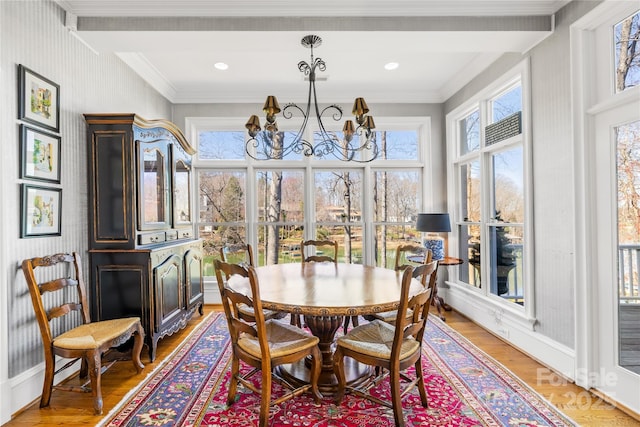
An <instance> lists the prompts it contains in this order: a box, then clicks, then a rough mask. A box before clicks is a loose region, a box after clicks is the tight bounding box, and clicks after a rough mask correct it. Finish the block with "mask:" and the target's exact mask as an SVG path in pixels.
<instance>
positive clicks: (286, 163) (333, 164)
mask: <svg viewBox="0 0 640 427" xmlns="http://www.w3.org/2000/svg"><path fill="white" fill-rule="evenodd" d="M244 120H245V119H243V118H239V117H186V118H185V130H186V132H185V133H186V134H187V135H188V136H189V140H191V141H198V133H199V132H201V131H209V130H214V131H238V130H241V129H242V128H241V124H242V123H244ZM289 123H293V125H294V127H295V124H296V123H295V122H294V121H288V124H289ZM235 124H239V125H238V126H237V127H236V126H235ZM431 126H432V124H431V117H419V116H417V117H391V116H389V117H376V129H391V130H415V131H417V133H418V147H417V149H418V159H417V160H415V161H414V160H373V161H371V162H369V163H349V162H343V161H340V160H317V159H314V158H312V157H311V158H302V159H297V160H268V161H264V160H254V159H251V158H245V159H240V160H224V161H220V160H202V159H199V158H198V155H197V153H196V155H195V156H194V159H193V169H194V171H197V170H198V169H204V168H207V169H216V170H244V169H246V171H247V177H248V179H247V183H246V186H247V187H246V188H247V191H248V192H249V191H251V193H250V194H255V185H256V183H255V182H254V181H255V180H253V179H250V177H252V176H254V175H255V170H256V169H260V170H264V169H271V170H303V171H304V177H305V187H306V188H305V190H306V191H305V194H306V193H307V192H310V193H309V194H312V192H313V189H312V188H310V186H311V185H312V182H313V171H321V170H332V169H333V170H337V169H359V170H362V171H363V192H364V193H365V194H363V198H364V200H363V203H362V209H363V215H362V229H363V238H366V241H367V245H365V246H364V248H363V263H365V264H368V265H373V264H375V259H374V252H375V251H374V248H373V243H372V242H373V240H372V239H370V238H368V236H372V235H373V234H372V233H374V232H375V225H374V224H373V182H371V180H372V169H373V170H380V169H409V170H419V171H421V173H422V179H423V182H434V179H435V177H434V173H435V172H434V171H433V169H434V168H433V166H432V165H433V162H434V160H433V157H434V155H433V152H432V150H434V147H433V144H432V142H431ZM313 130H314V127H313V124H312V123H310V124H309V125H308V127H307V129H306V132H308V135H311V132H313ZM192 182H193V185H194V187H193V189H192V191H193V192H194V193H193V194H199V191H198V188H199V178H198V174H197V173H196V174H195V179H193V180H192ZM434 191H435V190H434V189H433V186H432V185H421V192H422V194H421V197H422V204H421V207H420V208H421V209H422V211H424V210H425V207H428V206H430V205H433V200H434V197H435V195H434ZM197 199H198V198H196V197H194V198H193V204H194V205H193V206H192V210H193V212H198V209H197V208H198V204H199V201H198V200H197ZM256 203H257V201H256V200H250V199H249V198H248V199H247V201H246V204H247V212H246V221H247V241H248V242H257V238H258V236H257V235H256V228H257V227H256V225H257V224H258V219H257V218H256V216H255V212H257V206H256ZM312 209H314V200H313V198H311V199H310V203H305V217H306V218H311V215H312V214H313V211H312ZM198 222H199V221H197V220H196V221H195V223H198ZM354 225H356V224H354ZM356 226H357V225H356ZM314 227H315V223H311V227H305V235H311V234H310V233H311V232H312V230H313V229H314ZM365 236H367V237H365ZM254 244H255V243H254Z"/></svg>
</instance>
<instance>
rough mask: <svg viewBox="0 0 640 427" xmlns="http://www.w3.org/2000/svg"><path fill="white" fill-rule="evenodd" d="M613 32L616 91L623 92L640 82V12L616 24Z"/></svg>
mask: <svg viewBox="0 0 640 427" xmlns="http://www.w3.org/2000/svg"><path fill="white" fill-rule="evenodd" d="M613 33H614V52H615V62H614V64H613V69H614V70H615V82H616V84H615V91H616V92H622V91H624V90H625V89H628V88H630V87H633V86H637V85H638V83H640V49H638V47H637V44H638V43H639V42H640V12H636V13H634V14H633V15H631V16H629V17H628V18H626V19H624V20H622V21H621V22H619V23H618V24H616V25H615V26H614V28H613Z"/></svg>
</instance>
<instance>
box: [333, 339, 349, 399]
mask: <svg viewBox="0 0 640 427" xmlns="http://www.w3.org/2000/svg"><path fill="white" fill-rule="evenodd" d="M333 373H334V374H335V375H336V379H337V380H338V390H337V391H336V394H335V395H334V397H333V399H334V401H335V402H336V403H337V404H340V403H341V402H342V399H343V398H344V389H345V386H346V384H347V378H346V376H345V374H344V354H343V352H342V348H341V347H340V346H338V347H337V348H336V351H335V353H333Z"/></svg>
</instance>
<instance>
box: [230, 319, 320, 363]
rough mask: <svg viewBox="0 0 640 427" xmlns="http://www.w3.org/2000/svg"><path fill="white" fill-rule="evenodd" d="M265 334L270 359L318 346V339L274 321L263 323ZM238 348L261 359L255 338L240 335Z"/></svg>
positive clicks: (298, 329)
mask: <svg viewBox="0 0 640 427" xmlns="http://www.w3.org/2000/svg"><path fill="white" fill-rule="evenodd" d="M265 332H266V334H267V341H268V342H269V352H270V354H271V356H272V357H280V356H283V355H286V354H289V353H291V352H297V351H304V350H307V349H311V348H312V347H314V346H317V345H318V342H320V339H319V338H318V337H314V336H313V335H309V334H308V333H306V332H305V331H303V330H302V329H300V328H297V327H295V326H291V325H287V324H285V323H282V322H277V321H275V320H268V321H267V322H265ZM238 347H240V348H242V349H243V350H245V351H246V352H247V353H249V354H251V355H252V356H255V357H262V353H261V352H260V342H259V340H258V338H257V337H254V336H251V335H249V334H242V335H241V336H240V338H239V339H238Z"/></svg>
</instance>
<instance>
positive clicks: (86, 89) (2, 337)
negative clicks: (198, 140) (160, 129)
mask: <svg viewBox="0 0 640 427" xmlns="http://www.w3.org/2000/svg"><path fill="white" fill-rule="evenodd" d="M64 18H65V15H64V11H63V10H62V9H61V8H60V7H59V6H58V5H57V4H56V3H54V2H52V1H50V0H32V1H22V0H18V1H13V0H2V1H0V99H1V100H2V101H1V107H0V125H1V126H0V135H1V138H0V144H1V146H2V151H1V152H2V155H1V157H0V159H1V163H2V164H1V166H0V200H2V203H1V204H0V236H1V237H0V271H1V272H2V274H0V313H1V314H0V423H4V422H6V421H8V420H9V419H10V417H11V415H12V414H13V413H15V412H16V411H17V410H19V409H20V408H22V407H24V406H25V405H27V404H28V403H30V402H31V401H33V400H34V399H36V398H37V397H38V396H39V395H40V393H41V389H42V365H41V362H42V349H41V345H40V335H39V330H38V328H37V324H36V323H35V320H34V318H33V314H32V313H33V309H32V306H31V302H30V298H29V293H28V291H27V287H26V284H25V282H24V279H23V276H22V272H21V271H20V270H19V269H18V266H19V263H20V262H21V261H22V259H24V258H29V257H34V256H40V255H45V254H52V253H56V252H63V251H78V252H80V254H81V255H84V257H85V258H86V253H87V247H88V238H87V227H88V225H87V224H88V218H87V184H86V183H87V159H86V156H87V154H86V146H87V142H86V128H85V123H84V119H83V116H82V113H88V112H131V113H138V114H140V115H141V116H142V117H144V118H149V119H156V118H165V119H170V118H171V117H170V114H171V109H170V104H169V102H168V101H167V100H166V99H165V98H163V97H162V96H160V95H159V94H158V93H157V92H156V91H155V90H154V89H152V88H151V87H150V86H148V85H147V84H146V83H144V82H143V81H142V80H141V79H140V78H139V77H138V76H137V75H136V74H135V73H133V72H132V71H131V70H130V69H129V67H128V66H126V65H125V64H124V63H123V62H122V61H120V59H118V58H117V57H115V56H113V55H96V54H95V53H93V52H92V51H91V50H90V49H88V48H87V47H86V46H85V45H83V44H82V43H81V42H80V41H79V40H78V39H77V38H75V37H74V36H73V35H72V34H71V33H70V32H69V31H68V30H67V29H66V28H65V26H64ZM18 64H23V65H25V66H26V67H28V68H30V69H32V70H33V71H35V72H37V73H39V74H41V75H43V76H45V77H46V78H48V79H50V80H52V81H54V82H55V83H57V84H59V85H60V104H61V113H60V136H61V137H62V149H61V165H62V180H61V184H60V185H57V186H56V185H54V186H56V187H60V188H62V235H61V236H59V237H49V238H30V239H20V237H19V235H20V234H19V232H20V183H22V182H33V183H37V182H34V181H27V180H20V179H19V143H18V141H19V135H18V129H19V124H20V121H19V120H17V117H18V108H17V104H18V100H17V99H18V98H17V96H18V93H17V86H18V84H17V78H18V75H17V66H18ZM87 266H88V262H86V263H85V267H87Z"/></svg>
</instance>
